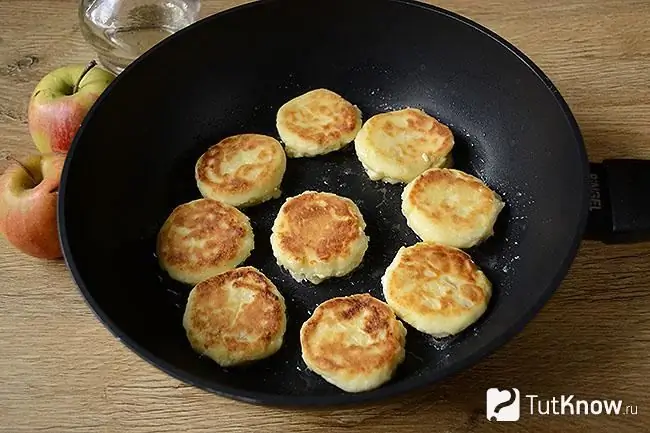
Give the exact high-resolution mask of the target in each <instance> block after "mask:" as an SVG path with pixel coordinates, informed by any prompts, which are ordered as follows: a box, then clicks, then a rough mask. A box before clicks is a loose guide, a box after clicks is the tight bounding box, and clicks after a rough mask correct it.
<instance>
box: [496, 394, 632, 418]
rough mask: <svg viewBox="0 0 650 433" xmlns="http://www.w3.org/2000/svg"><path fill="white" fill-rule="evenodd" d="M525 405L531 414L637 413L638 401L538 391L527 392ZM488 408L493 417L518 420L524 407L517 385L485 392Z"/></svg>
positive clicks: (525, 408)
mask: <svg viewBox="0 0 650 433" xmlns="http://www.w3.org/2000/svg"><path fill="white" fill-rule="evenodd" d="M523 403H524V404H523V409H524V410H527V411H528V413H529V414H530V415H569V416H571V415H574V416H575V415H636V414H637V413H638V408H637V406H636V405H632V404H623V401H622V400H610V399H604V400H584V399H579V398H576V397H575V396H574V395H561V396H560V397H559V398H558V397H552V398H550V399H548V398H542V397H540V396H539V395H536V394H526V395H525V396H524V402H523ZM485 409H486V416H487V419H489V420H490V421H518V420H519V418H520V415H521V410H522V401H521V394H520V392H519V390H518V389H517V388H505V389H499V388H490V389H488V390H487V392H486V395H485Z"/></svg>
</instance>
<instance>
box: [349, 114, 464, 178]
mask: <svg viewBox="0 0 650 433" xmlns="http://www.w3.org/2000/svg"><path fill="white" fill-rule="evenodd" d="M453 146H454V136H453V134H452V132H451V130H450V129H449V128H448V127H447V126H445V125H443V124H442V123H440V122H438V121H437V120H436V119H435V118H433V117H431V116H429V115H428V114H426V113H425V112H424V111H422V110H420V109H416V108H406V109H403V110H396V111H390V112H387V113H381V114H377V115H375V116H373V117H371V118H370V119H368V121H367V122H366V123H365V124H364V125H363V127H362V128H361V130H360V131H359V133H358V134H357V137H356V139H355V141H354V147H355V150H356V153H357V157H358V158H359V161H361V164H362V165H363V167H364V168H365V170H366V172H367V173H368V176H369V177H370V179H371V180H382V181H384V182H387V183H393V184H394V183H408V182H410V181H412V180H413V179H414V178H415V177H416V176H418V175H419V174H421V173H422V172H423V171H425V170H426V169H428V168H431V167H447V166H450V165H451V161H452V160H451V158H450V157H451V154H450V152H451V150H452V148H453Z"/></svg>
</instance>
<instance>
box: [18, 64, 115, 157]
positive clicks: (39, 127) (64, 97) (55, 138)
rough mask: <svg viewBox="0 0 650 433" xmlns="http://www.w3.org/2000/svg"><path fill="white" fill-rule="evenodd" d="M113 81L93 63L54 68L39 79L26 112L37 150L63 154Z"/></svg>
mask: <svg viewBox="0 0 650 433" xmlns="http://www.w3.org/2000/svg"><path fill="white" fill-rule="evenodd" d="M114 78H115V75H113V74H112V73H111V72H108V71H106V70H104V69H101V68H100V67H98V66H96V62H94V61H92V62H90V63H89V64H88V65H71V66H65V67H62V68H58V69H56V70H54V71H52V72H50V73H49V74H47V75H46V76H45V77H43V79H42V80H41V81H40V82H39V83H38V85H37V86H36V88H35V89H34V92H32V96H31V98H30V101H29V107H28V110H27V120H28V126H29V132H30V134H31V136H32V140H34V144H36V147H37V148H38V150H39V151H40V152H41V153H49V152H62V153H66V152H67V151H68V149H70V145H71V144H72V140H73V138H74V136H75V134H76V133H77V130H79V126H81V122H82V121H83V119H84V117H86V114H87V113H88V110H90V108H91V107H92V106H93V104H94V103H95V101H96V100H97V98H99V96H100V95H101V94H102V92H103V91H104V90H105V89H106V87H108V85H109V84H110V83H111V81H113V79H114Z"/></svg>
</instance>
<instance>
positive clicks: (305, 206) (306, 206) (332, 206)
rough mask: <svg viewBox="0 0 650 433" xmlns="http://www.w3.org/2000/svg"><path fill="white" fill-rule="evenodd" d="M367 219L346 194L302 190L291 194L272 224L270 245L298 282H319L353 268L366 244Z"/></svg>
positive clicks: (281, 264)
mask: <svg viewBox="0 0 650 433" xmlns="http://www.w3.org/2000/svg"><path fill="white" fill-rule="evenodd" d="M365 228H366V223H365V221H364V219H363V216H362V215H361V212H360V211H359V208H358V207H357V205H356V204H355V203H354V202H353V201H352V200H350V199H349V198H346V197H340V196H338V195H335V194H332V193H326V192H314V191H305V192H304V193H302V194H299V195H297V196H295V197H290V198H289V199H287V200H286V201H285V203H284V204H283V205H282V207H281V208H280V211H279V212H278V215H277V217H276V219H275V221H274V223H273V228H272V233H271V247H272V249H273V254H274V255H275V258H276V259H277V262H278V264H279V265H280V266H282V267H284V268H285V269H287V270H288V271H289V273H290V274H291V276H292V277H293V278H294V279H295V280H296V281H304V280H307V281H310V282H311V283H313V284H319V283H321V282H322V281H323V280H325V279H327V278H331V277H341V276H344V275H347V274H349V273H350V272H352V271H353V270H354V269H355V268H356V267H357V266H359V264H361V261H362V260H363V257H364V255H365V253H366V250H367V249H368V236H367V235H366V233H365Z"/></svg>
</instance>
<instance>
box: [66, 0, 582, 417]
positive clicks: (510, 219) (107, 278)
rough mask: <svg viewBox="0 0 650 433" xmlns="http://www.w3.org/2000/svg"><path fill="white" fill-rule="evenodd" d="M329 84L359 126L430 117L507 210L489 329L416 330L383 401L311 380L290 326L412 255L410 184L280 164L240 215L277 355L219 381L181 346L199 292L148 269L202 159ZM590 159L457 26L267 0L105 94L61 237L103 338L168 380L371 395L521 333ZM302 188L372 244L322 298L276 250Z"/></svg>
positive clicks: (564, 235) (578, 200) (513, 66)
mask: <svg viewBox="0 0 650 433" xmlns="http://www.w3.org/2000/svg"><path fill="white" fill-rule="evenodd" d="M319 87H326V88H329V89H331V90H334V91H336V92H338V93H340V94H341V95H343V96H344V97H346V98H347V99H348V100H350V101H352V102H353V103H355V104H357V105H358V106H359V108H360V109H361V110H362V111H363V114H364V119H368V118H369V116H371V115H373V114H376V113H379V112H382V111H386V110H390V109H397V108H402V107H406V106H415V107H420V108H423V109H424V110H425V111H427V112H428V113H430V114H432V115H434V116H436V117H437V118H439V119H440V120H441V121H442V122H445V123H447V124H448V125H449V126H450V127H451V129H452V130H453V132H454V135H455V139H456V146H455V150H454V157H455V161H456V167H457V168H460V169H462V170H465V171H467V172H469V173H471V174H474V175H477V176H479V177H480V178H481V179H483V180H484V181H486V182H487V183H488V184H489V185H490V186H492V187H493V188H494V189H495V190H496V191H497V192H498V193H499V194H501V195H502V196H503V197H504V199H505V200H506V202H507V207H506V209H505V210H504V212H503V213H502V215H501V218H500V219H499V221H498V223H497V226H496V235H495V236H494V237H493V238H492V239H490V240H489V241H488V242H486V243H485V244H483V245H481V246H480V247H478V248H476V249H474V250H472V251H470V252H471V254H472V256H473V257H474V258H475V260H476V261H477V262H478V263H479V265H480V266H481V267H482V268H483V269H484V270H485V272H486V274H487V275H488V277H489V278H490V279H491V280H492V281H493V283H494V297H493V299H492V302H491V304H490V307H489V309H488V311H487V313H486V314H485V315H484V317H483V318H482V319H481V320H480V321H479V322H477V323H476V324H475V326H472V327H471V328H469V329H468V330H467V331H466V332H464V333H462V334H461V335H460V336H457V337H455V338H452V339H446V340H440V341H436V340H434V339H432V338H430V337H425V336H423V335H422V334H421V333H419V332H417V331H415V330H414V329H413V328H408V331H409V334H408V338H407V358H406V361H405V363H404V364H403V365H402V366H401V367H400V368H399V370H398V372H397V375H396V377H395V378H394V380H392V381H391V382H390V383H388V384H386V385H384V386H383V387H381V388H379V389H378V390H375V391H371V392H367V393H362V394H345V393H343V392H342V391H340V390H338V389H337V388H335V387H334V386H332V385H329V384H327V383H326V382H325V381H324V380H322V379H320V378H319V377H317V376H316V375H315V374H313V373H311V372H309V371H308V370H307V369H306V368H305V365H304V363H303V362H302V361H301V359H300V348H299V342H298V330H299V328H300V325H301V324H302V322H303V321H304V320H306V319H307V318H308V316H309V314H310V313H311V312H312V311H313V309H314V308H315V307H316V306H317V305H318V304H319V303H320V302H322V301H324V300H326V299H329V298H331V297H334V296H341V295H350V294H353V293H363V292H369V293H371V294H373V295H374V296H376V297H378V298H380V299H383V296H382V293H381V286H380V278H381V276H382V274H383V272H384V270H385V268H386V266H387V265H388V264H389V262H390V261H391V260H392V258H393V257H394V255H395V253H396V252H397V250H398V249H399V248H400V247H401V246H404V245H412V244H413V243H415V242H417V241H418V239H417V237H416V236H415V235H414V234H413V233H412V231H411V230H410V229H409V228H408V227H407V225H406V223H405V219H404V217H403V216H402V214H401V212H400V194H401V191H402V189H403V185H388V184H384V183H381V182H372V181H370V180H369V179H368V177H367V175H366V174H365V173H364V172H363V170H362V167H361V165H360V163H359V162H358V160H357V159H356V157H355V154H354V150H353V149H352V148H351V147H350V148H348V149H346V150H343V151H340V152H337V153H333V154H330V155H327V156H323V157H318V158H311V159H309V158H303V159H291V160H289V162H288V169H287V173H286V176H285V179H284V182H283V185H282V188H283V191H284V194H283V196H282V198H281V199H278V200H274V201H272V202H270V203H267V204H263V205H260V206H257V207H255V208H252V209H249V210H246V213H247V214H248V215H249V216H250V217H251V219H252V222H253V225H254V230H255V250H254V253H253V255H252V257H251V258H250V260H248V261H247V262H246V263H247V264H251V265H253V266H257V267H259V268H260V269H261V270H262V271H263V272H264V273H266V275H268V276H269V277H270V278H271V279H272V280H273V281H274V282H275V283H276V284H277V285H278V287H279V288H280V290H281V291H282V293H283V294H284V295H285V297H286V299H287V307H288V320H289V325H288V328H287V333H286V339H285V344H284V345H283V347H282V349H281V350H280V351H279V352H278V353H277V354H276V355H275V356H273V357H271V358H269V359H267V360H265V361H262V362H259V363H256V364H254V365H252V366H250V367H247V368H240V369H237V368H230V369H227V370H225V369H222V368H220V367H219V366H217V365H216V364H215V363H213V362H212V361H210V360H208V359H206V358H200V357H199V356H197V355H196V354H195V353H194V352H193V351H192V350H191V348H190V346H189V344H188V343H187V341H186V338H185V335H184V331H183V328H182V326H181V315H182V312H183V308H184V305H185V300H186V296H187V293H188V291H189V289H190V287H187V286H183V285H181V284H178V283H175V282H173V281H171V280H170V279H169V278H168V277H167V276H166V275H165V274H164V273H163V272H161V271H160V270H159V268H158V266H157V264H156V259H155V257H154V238H155V235H156V233H157V230H158V229H159V227H160V225H161V224H162V222H163V221H164V219H165V218H166V217H167V215H168V214H169V212H170V211H171V210H172V209H173V207H174V206H176V205H178V204H180V203H183V202H186V201H189V200H191V199H194V198H198V197H199V192H198V190H197V188H196V186H195V183H194V177H193V167H194V164H195V162H196V159H197V158H198V157H199V156H200V154H201V153H202V152H203V151H205V149H207V147H208V146H210V145H212V144H214V143H216V142H217V141H219V140H220V139H222V138H224V137H226V136H228V135H230V134H237V133H243V132H255V133H263V134H269V135H272V136H276V137H277V132H276V130H275V113H276V111H277V109H278V108H279V107H280V105H281V104H283V103H284V102H286V101H287V100H289V99H290V98H292V97H294V96H297V95H299V94H301V93H303V92H305V91H307V90H311V89H314V88H319ZM586 167H587V166H586V158H585V154H584V149H583V147H582V142H581V139H580V135H579V131H578V129H577V127H576V124H575V122H574V120H573V118H572V116H571V114H570V112H569V111H568V109H567V108H566V106H565V104H564V102H563V101H562V100H561V98H560V96H559V95H558V93H557V91H556V90H555V89H554V88H553V87H552V85H551V84H550V82H548V80H546V79H545V78H544V77H543V76H542V75H541V72H539V71H538V70H537V69H536V68H535V67H534V66H532V65H531V64H530V63H528V62H527V60H525V59H523V58H522V57H521V56H520V55H518V54H517V53H516V52H515V51H513V49H512V48H509V47H508V46H507V45H506V44H505V43H503V42H500V41H499V40H498V39H496V38H495V37H494V36H493V35H491V34H489V33H488V32H486V31H484V30H482V29H480V28H478V27H477V26H476V25H473V24H471V23H470V22H468V21H466V20H464V19H461V18H459V17H457V16H454V15H452V14H449V13H447V12H444V11H441V10H439V9H434V8H431V7H425V6H422V5H419V4H416V3H411V2H403V1H388V0H357V1H354V2H351V1H348V0H333V1H328V2H312V1H291V0H284V1H282V0H276V1H273V0H271V1H261V2H257V3H255V4H253V5H249V6H244V7H240V8H237V9H235V10H231V11H228V12H226V13H222V14H220V15H217V16H213V17H211V18H208V19H206V20H204V21H202V22H200V23H198V24H196V25H194V26H192V27H191V28H189V29H186V30H183V31H181V32H180V33H178V34H177V35H175V36H174V37H171V38H169V39H168V40H167V41H165V42H163V43H162V44H161V45H160V46H159V47H157V48H156V49H154V50H152V51H151V52H149V53H147V54H146V55H144V56H143V57H142V58H140V59H139V60H138V61H136V62H135V64H134V65H132V67H130V68H129V69H127V71H126V72H124V73H123V74H122V75H121V76H119V77H118V79H117V80H116V81H115V82H114V83H113V85H112V86H111V87H110V89H109V90H108V91H107V92H105V94H104V95H103V96H102V98H101V101H100V102H99V103H98V104H97V105H96V106H95V107H94V108H93V110H92V112H91V114H90V115H89V116H88V118H87V119H86V121H85V122H84V125H83V127H82V130H81V132H80V133H79V134H78V136H77V138H76V140H75V143H74V145H73V148H72V150H71V152H70V157H69V161H68V163H67V165H66V167H65V171H64V175H63V184H62V191H61V201H60V227H61V236H62V239H63V246H64V249H65V257H66V260H67V262H68V264H69V266H70V268H71V270H72V273H73V275H74V278H75V280H76V281H77V283H78V284H79V286H80V288H81V291H82V293H83V294H84V296H85V297H86V298H87V300H88V302H89V304H90V305H91V307H92V308H93V310H94V311H95V312H96V313H97V314H98V316H99V318H100V319H101V320H102V321H103V322H104V323H106V324H107V326H108V327H109V329H110V330H111V331H112V332H113V333H115V334H116V335H117V336H118V337H120V338H121V339H122V340H123V341H124V342H125V343H126V344H127V345H128V346H129V347H131V348H132V349H134V350H135V351H136V352H137V353H139V354H140V355H141V356H143V357H144V358H146V359H147V360H149V361H150V362H153V363H154V364H156V365H158V366H159V367H160V368H162V369H164V370H165V371H167V372H169V373H171V374H172V375H174V376H176V377H178V378H180V379H182V380H184V381H187V382H189V383H193V384H196V385H198V386H200V387H203V388H206V389H210V390H212V391H215V392H217V393H221V394H225V395H228V396H231V397H235V398H238V399H243V400H247V401H254V402H259V403H264V404H272V405H323V404H339V403H349V402H360V401H368V400H373V399H379V398H382V397H386V396H388V395H394V394H396V393H398V392H402V391H405V390H409V389H412V388H415V387H419V386H422V385H425V384H429V383H432V382H434V381H436V380H438V379H441V378H443V377H445V376H447V375H449V374H451V373H453V372H456V371H458V370H459V369H461V368H464V367H467V366H469V365H470V364H472V363H473V362H475V361H477V360H478V359H480V357H482V356H484V355H485V354H487V353H488V352H490V351H491V350H493V349H495V348H496V347H498V346H499V345H500V344H502V343H504V342H505V341H506V340H507V339H508V338H509V337H511V336H512V335H514V333H516V332H517V331H518V330H519V329H520V328H521V327H522V326H523V325H524V324H525V323H526V322H527V321H528V320H529V319H530V318H531V317H532V315H533V314H534V313H535V312H536V311H537V310H538V309H539V308H540V307H541V306H542V304H543V302H544V301H545V300H546V299H547V298H548V297H549V296H550V295H551V293H552V291H553V290H554V289H555V288H556V287H557V285H558V284H559V282H560V280H561V278H562V277H563V276H564V274H565V272H566V270H567V268H568V266H569V264H570V262H571V260H572V259H573V256H574V254H575V251H576V248H577V245H578V242H579V239H580V236H581V234H582V228H583V225H584V220H585V211H586V199H587V194H586V191H587V184H586ZM305 190H318V191H330V192H334V193H337V194H340V195H343V196H347V197H350V198H351V199H353V200H354V201H355V202H356V203H357V204H358V205H359V207H360V209H361V211H362V213H363V215H364V217H365V219H366V221H367V224H368V227H367V233H368V235H369V236H370V247H369V250H368V252H367V255H366V258H365V260H364V262H363V264H362V266H361V267H360V268H359V269H357V270H356V271H355V272H354V273H352V274H351V275H350V276H348V277H345V278H340V279H332V280H329V281H326V282H324V283H322V284H320V285H318V286H314V285H311V284H308V283H304V284H298V283H296V282H294V281H293V280H292V279H291V278H290V277H289V276H288V274H287V273H285V272H284V271H282V270H280V268H279V267H278V266H277V265H276V263H275V260H274V258H273V256H272V253H271V249H270V244H269V235H270V228H271V225H272V222H273V219H274V217H275V215H276V214H277V211H278V209H279V206H280V205H281V204H282V202H283V200H284V199H286V198H287V197H290V196H293V195H296V194H299V193H301V192H303V191H305Z"/></svg>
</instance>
